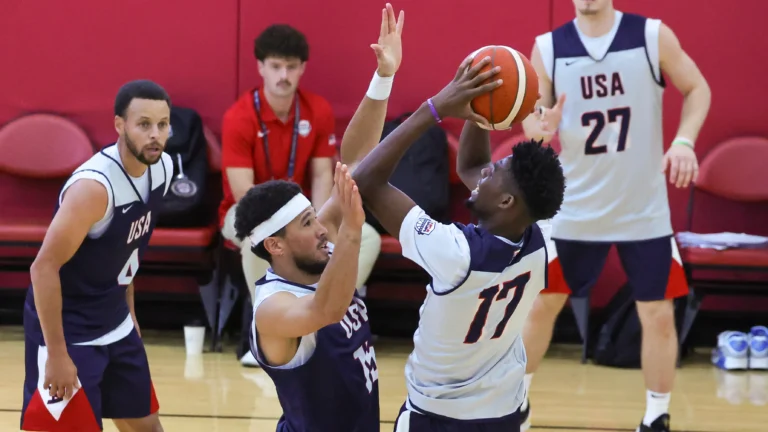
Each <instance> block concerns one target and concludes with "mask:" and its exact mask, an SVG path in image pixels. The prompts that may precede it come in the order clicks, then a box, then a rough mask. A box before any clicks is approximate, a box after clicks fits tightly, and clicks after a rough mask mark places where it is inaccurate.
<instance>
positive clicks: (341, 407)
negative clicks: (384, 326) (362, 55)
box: [235, 5, 402, 432]
mask: <svg viewBox="0 0 768 432" xmlns="http://www.w3.org/2000/svg"><path fill="white" fill-rule="evenodd" d="M400 22H401V23H402V15H401V21H400ZM389 23H391V24H392V25H391V27H392V30H391V31H390V30H389V29H390V25H389ZM396 27H397V28H398V29H396ZM380 31H381V33H380V36H379V41H378V43H377V44H374V51H375V52H376V55H377V60H378V62H377V63H378V68H377V72H376V73H375V74H374V78H373V80H372V81H371V86H370V89H369V92H368V95H369V97H368V99H369V101H370V102H373V101H374V100H376V101H384V102H381V103H382V104H383V105H384V108H383V109H384V111H386V102H385V101H386V99H387V98H388V97H389V89H390V88H391V84H392V80H393V77H394V74H395V72H396V71H397V68H398V67H399V65H400V58H401V48H400V32H401V31H402V25H400V26H396V24H395V15H394V10H392V7H391V6H390V5H388V6H387V8H386V9H384V10H382V26H381V30H380ZM383 127H384V123H383V121H382V122H381V123H379V124H376V125H372V127H371V128H368V129H366V130H364V131H350V132H348V133H347V134H345V136H344V139H343V141H342V144H341V148H342V160H343V161H344V162H353V163H354V162H356V161H358V160H359V159H360V158H361V157H362V156H364V155H365V154H366V153H367V152H368V151H370V149H371V148H373V147H375V146H376V144H377V143H378V141H379V138H380V137H381V133H382V130H383ZM364 222H365V213H364V211H363V207H362V200H361V198H360V194H359V192H358V190H357V187H356V185H355V181H354V180H352V177H351V175H350V170H349V169H348V168H347V166H346V165H342V164H337V166H336V169H335V172H334V188H333V193H332V195H331V198H330V199H329V200H328V201H327V202H326V203H325V204H324V205H323V207H322V208H321V209H320V210H319V211H318V212H317V213H315V210H314V208H313V206H312V205H311V203H310V200H309V199H307V198H306V197H305V196H304V195H303V194H302V191H301V188H300V187H299V185H297V184H296V183H293V182H289V181H285V180H271V181H267V182H265V183H262V184H259V185H256V186H254V187H252V188H251V189H250V190H249V191H248V192H247V193H246V194H245V196H244V197H243V198H242V199H241V200H240V203H239V204H238V206H237V211H236V213H235V231H236V233H237V237H238V239H239V240H240V241H242V242H243V243H244V244H246V245H247V247H248V250H247V251H246V252H247V253H249V254H254V255H256V256H258V257H259V258H261V259H263V260H265V261H267V262H268V263H269V265H270V268H269V269H268V270H267V273H266V275H265V276H264V277H262V278H261V279H259V280H258V282H257V283H256V285H257V289H256V290H255V296H254V301H253V308H254V309H253V326H251V328H250V345H251V349H250V351H251V353H252V354H253V355H254V357H255V358H256V360H257V362H258V364H259V366H261V367H262V368H263V369H264V371H265V372H266V373H267V375H268V376H269V377H270V378H271V379H272V381H273V382H274V384H275V388H276V389H277V395H278V399H279V401H280V405H281V407H282V409H283V415H282V416H281V418H280V420H279V421H278V425H277V430H278V431H296V432H300V431H318V432H368V431H374V430H379V429H380V427H381V425H380V420H379V380H378V376H379V375H378V374H379V372H378V365H377V363H376V353H375V351H374V348H373V340H372V335H371V328H370V324H369V322H368V319H369V317H368V309H367V308H366V305H365V302H364V301H363V299H362V298H360V296H359V295H358V294H357V292H356V290H355V282H356V279H357V273H358V256H359V254H360V248H361V242H362V227H363V224H364Z"/></svg>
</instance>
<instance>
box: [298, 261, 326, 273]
mask: <svg viewBox="0 0 768 432" xmlns="http://www.w3.org/2000/svg"><path fill="white" fill-rule="evenodd" d="M294 262H295V263H296V268H298V269H299V270H301V271H303V272H304V273H306V274H309V275H312V276H319V275H321V274H323V271H325V267H326V266H327V265H328V261H317V260H312V259H295V260H294Z"/></svg>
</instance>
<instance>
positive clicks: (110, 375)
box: [21, 329, 160, 432]
mask: <svg viewBox="0 0 768 432" xmlns="http://www.w3.org/2000/svg"><path fill="white" fill-rule="evenodd" d="M67 351H68V352H69V356H70V358H71V359H72V362H73V363H74V364H75V367H76V368H77V377H78V380H79V381H80V388H79V389H78V390H76V391H75V394H74V396H72V397H71V398H70V399H68V400H62V399H58V398H55V397H54V398H51V397H50V396H49V395H48V389H45V388H43V382H44V380H45V362H46V360H47V358H48V350H47V349H46V347H45V346H40V345H38V344H37V343H35V342H34V341H32V340H31V339H29V338H27V339H26V341H25V363H26V377H25V379H24V404H23V406H22V410H21V430H25V431H48V432H65V431H66V432H70V431H78V432H91V431H94V432H97V431H101V430H102V418H112V419H129V418H143V417H147V416H148V415H150V414H154V413H156V412H157V411H158V410H159V409H160V406H159V404H158V402H157V398H156V397H155V389H154V387H153V386H152V380H151V377H150V374H149V363H148V362H147V354H146V351H144V344H143V343H142V341H141V338H140V337H139V334H138V333H137V332H136V330H135V329H134V330H133V331H132V332H131V333H130V334H129V335H128V336H126V337H124V338H123V339H121V340H119V341H117V342H114V343H112V344H109V345H102V346H92V345H69V346H67Z"/></svg>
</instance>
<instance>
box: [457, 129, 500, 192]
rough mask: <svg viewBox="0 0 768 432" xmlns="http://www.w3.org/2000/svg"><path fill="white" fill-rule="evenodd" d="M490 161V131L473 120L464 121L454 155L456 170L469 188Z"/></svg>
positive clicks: (475, 182) (474, 183) (477, 179)
mask: <svg viewBox="0 0 768 432" xmlns="http://www.w3.org/2000/svg"><path fill="white" fill-rule="evenodd" d="M490 163H491V136H490V133H489V132H488V131H487V130H485V129H483V128H481V127H479V126H477V124H476V123H475V122H471V121H467V122H464V128H463V129H462V130H461V137H459V153H458V154H457V155H456V171H457V173H458V174H459V178H461V181H462V182H463V183H464V185H465V186H467V187H468V188H469V189H474V188H475V187H476V186H477V183H478V182H479V181H480V178H481V177H482V174H481V172H482V170H483V168H485V167H486V166H488V164H490Z"/></svg>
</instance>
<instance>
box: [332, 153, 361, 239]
mask: <svg viewBox="0 0 768 432" xmlns="http://www.w3.org/2000/svg"><path fill="white" fill-rule="evenodd" d="M336 177H337V178H336V186H335V187H336V188H338V192H337V193H338V194H339V195H338V196H339V198H340V202H341V213H342V218H343V221H344V223H345V224H348V225H349V226H352V227H355V228H356V229H360V228H362V227H363V223H365V212H364V211H363V200H362V198H360V192H359V191H358V190H357V183H355V181H354V180H353V179H352V175H351V174H350V173H349V169H348V168H347V166H346V165H341V167H339V168H338V169H337V170H336Z"/></svg>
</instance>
